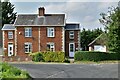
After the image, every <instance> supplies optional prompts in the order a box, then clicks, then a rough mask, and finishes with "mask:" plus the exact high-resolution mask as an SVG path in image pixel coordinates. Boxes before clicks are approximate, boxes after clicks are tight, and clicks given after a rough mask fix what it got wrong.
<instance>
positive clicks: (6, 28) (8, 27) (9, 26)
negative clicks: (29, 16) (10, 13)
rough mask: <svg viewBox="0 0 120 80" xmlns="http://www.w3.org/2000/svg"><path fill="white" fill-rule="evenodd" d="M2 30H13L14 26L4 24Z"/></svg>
mask: <svg viewBox="0 0 120 80" xmlns="http://www.w3.org/2000/svg"><path fill="white" fill-rule="evenodd" d="M2 30H15V26H13V24H4V26H3V28H2Z"/></svg>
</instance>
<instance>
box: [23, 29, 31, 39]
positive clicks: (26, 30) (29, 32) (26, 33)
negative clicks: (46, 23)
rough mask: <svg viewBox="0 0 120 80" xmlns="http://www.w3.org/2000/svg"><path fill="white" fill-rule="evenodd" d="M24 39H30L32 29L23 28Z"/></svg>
mask: <svg viewBox="0 0 120 80" xmlns="http://www.w3.org/2000/svg"><path fill="white" fill-rule="evenodd" d="M25 37H32V28H25Z"/></svg>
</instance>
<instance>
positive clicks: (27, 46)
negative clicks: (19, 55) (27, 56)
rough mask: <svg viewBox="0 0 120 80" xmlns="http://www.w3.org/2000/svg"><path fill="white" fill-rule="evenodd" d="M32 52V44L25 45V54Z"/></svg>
mask: <svg viewBox="0 0 120 80" xmlns="http://www.w3.org/2000/svg"><path fill="white" fill-rule="evenodd" d="M30 52H32V43H28V42H27V43H25V53H30Z"/></svg>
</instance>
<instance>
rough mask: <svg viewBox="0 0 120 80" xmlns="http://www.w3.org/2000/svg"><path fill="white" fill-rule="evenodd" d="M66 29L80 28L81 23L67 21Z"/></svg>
mask: <svg viewBox="0 0 120 80" xmlns="http://www.w3.org/2000/svg"><path fill="white" fill-rule="evenodd" d="M65 29H66V30H80V26H79V24H76V23H67V24H66V26H65Z"/></svg>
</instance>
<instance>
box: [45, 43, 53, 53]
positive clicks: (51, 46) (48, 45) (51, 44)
mask: <svg viewBox="0 0 120 80" xmlns="http://www.w3.org/2000/svg"><path fill="white" fill-rule="evenodd" d="M47 51H55V45H54V43H47Z"/></svg>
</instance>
